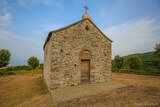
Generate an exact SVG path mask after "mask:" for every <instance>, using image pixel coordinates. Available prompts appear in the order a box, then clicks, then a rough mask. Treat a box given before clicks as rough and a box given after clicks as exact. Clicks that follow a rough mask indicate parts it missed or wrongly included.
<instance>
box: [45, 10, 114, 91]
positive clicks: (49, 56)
mask: <svg viewBox="0 0 160 107" xmlns="http://www.w3.org/2000/svg"><path fill="white" fill-rule="evenodd" d="M111 43H112V41H111V40H110V39H109V38H108V37H107V36H105V35H104V34H103V33H102V32H101V31H100V29H99V28H98V27H97V26H96V25H95V24H94V23H93V22H92V20H91V17H90V16H89V15H88V14H87V13H85V14H84V15H83V17H82V19H81V20H80V21H78V22H76V23H73V24H71V25H69V26H66V27H64V28H61V29H58V30H55V31H51V32H49V34H48V37H47V39H46V41H45V44H44V71H43V74H44V79H45V81H46V83H47V86H48V87H49V89H51V90H52V89H56V88H63V87H66V86H73V85H78V84H84V83H93V82H104V81H110V80H111V46H112V45H111Z"/></svg>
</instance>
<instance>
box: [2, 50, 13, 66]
mask: <svg viewBox="0 0 160 107" xmlns="http://www.w3.org/2000/svg"><path fill="white" fill-rule="evenodd" d="M10 56H11V54H10V51H9V50H6V49H1V50H0V68H1V67H5V66H7V65H8V64H9V61H10Z"/></svg>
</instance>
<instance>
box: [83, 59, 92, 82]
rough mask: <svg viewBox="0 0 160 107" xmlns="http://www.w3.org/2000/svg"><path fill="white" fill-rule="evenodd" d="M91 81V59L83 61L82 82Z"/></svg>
mask: <svg viewBox="0 0 160 107" xmlns="http://www.w3.org/2000/svg"><path fill="white" fill-rule="evenodd" d="M89 81H90V60H82V61H81V83H86V82H89Z"/></svg>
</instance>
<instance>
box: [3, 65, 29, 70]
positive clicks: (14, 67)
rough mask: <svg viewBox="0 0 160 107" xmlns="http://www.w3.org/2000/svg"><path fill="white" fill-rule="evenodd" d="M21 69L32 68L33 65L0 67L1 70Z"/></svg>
mask: <svg viewBox="0 0 160 107" xmlns="http://www.w3.org/2000/svg"><path fill="white" fill-rule="evenodd" d="M20 70H31V67H30V66H28V65H22V66H10V67H6V68H1V69H0V71H20Z"/></svg>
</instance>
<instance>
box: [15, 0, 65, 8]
mask: <svg viewBox="0 0 160 107" xmlns="http://www.w3.org/2000/svg"><path fill="white" fill-rule="evenodd" d="M17 2H18V4H19V5H20V6H23V7H25V8H27V9H29V10H31V8H32V7H33V6H35V5H39V4H44V5H51V6H53V5H54V6H61V5H62V1H61V0H17Z"/></svg>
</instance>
